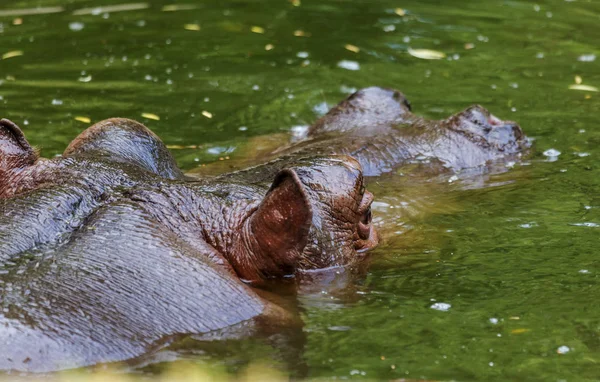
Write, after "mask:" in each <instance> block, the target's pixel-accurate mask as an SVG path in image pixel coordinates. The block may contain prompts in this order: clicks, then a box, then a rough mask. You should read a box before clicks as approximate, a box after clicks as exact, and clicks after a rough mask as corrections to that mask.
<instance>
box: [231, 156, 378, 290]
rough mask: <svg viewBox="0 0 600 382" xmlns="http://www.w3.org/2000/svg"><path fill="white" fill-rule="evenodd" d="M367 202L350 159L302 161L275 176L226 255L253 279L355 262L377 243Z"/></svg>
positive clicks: (358, 172) (355, 164)
mask: <svg viewBox="0 0 600 382" xmlns="http://www.w3.org/2000/svg"><path fill="white" fill-rule="evenodd" d="M372 201H373V195H372V194H371V193H370V192H368V191H367V190H366V189H365V187H364V184H363V176H362V171H361V167H360V164H359V163H358V162H357V161H356V160H355V159H354V158H351V157H349V156H343V155H334V156H329V157H320V158H307V159H302V160H300V161H298V162H297V163H294V165H292V166H290V167H289V168H286V169H284V170H281V171H280V172H279V173H278V174H277V176H276V177H275V180H274V182H273V185H272V186H271V188H270V190H269V191H268V192H267V194H266V196H265V197H264V199H263V200H262V201H261V203H260V204H259V206H258V207H257V208H256V210H254V211H253V212H252V213H251V214H250V215H249V216H248V218H247V219H246V220H245V222H244V223H243V228H242V232H241V234H240V235H239V236H238V240H237V242H236V245H235V246H233V250H232V251H231V252H230V253H229V254H228V256H227V257H228V259H229V261H230V262H231V263H232V265H233V267H234V269H235V271H236V272H237V274H238V275H239V276H240V277H241V278H242V279H244V280H247V281H253V282H257V281H259V282H260V281H261V280H265V279H269V278H277V277H282V276H286V275H287V276H289V275H301V274H302V273H304V272H310V271H311V270H317V269H324V268H335V267H340V266H348V265H354V264H356V263H359V262H360V261H361V260H362V259H364V258H365V255H364V252H366V251H367V250H369V249H371V248H373V247H375V246H376V245H377V243H378V236H377V233H376V232H375V229H374V228H373V225H372V221H371V202H372Z"/></svg>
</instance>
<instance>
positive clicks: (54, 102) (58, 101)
mask: <svg viewBox="0 0 600 382" xmlns="http://www.w3.org/2000/svg"><path fill="white" fill-rule="evenodd" d="M62 104H63V101H62V100H61V99H53V100H52V105H55V106H59V105H62Z"/></svg>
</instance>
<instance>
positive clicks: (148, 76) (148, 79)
mask: <svg viewBox="0 0 600 382" xmlns="http://www.w3.org/2000/svg"><path fill="white" fill-rule="evenodd" d="M144 79H145V80H146V81H152V76H151V75H149V74H146V75H145V76H144Z"/></svg>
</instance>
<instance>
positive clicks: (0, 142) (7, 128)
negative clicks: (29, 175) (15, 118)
mask: <svg viewBox="0 0 600 382" xmlns="http://www.w3.org/2000/svg"><path fill="white" fill-rule="evenodd" d="M36 160H37V153H36V151H35V150H34V148H33V147H31V145H30V144H29V142H27V139H25V135H24V134H23V132H22V131H21V129H19V127H18V126H17V125H15V124H14V123H13V122H11V121H9V120H8V119H1V120H0V171H8V170H12V169H17V168H23V167H27V166H31V165H33V164H34V163H35V161H36Z"/></svg>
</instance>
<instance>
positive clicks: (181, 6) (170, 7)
mask: <svg viewBox="0 0 600 382" xmlns="http://www.w3.org/2000/svg"><path fill="white" fill-rule="evenodd" d="M196 8H198V6H197V5H194V4H170V5H165V6H164V7H162V11H163V12H175V11H187V10H190V9H196Z"/></svg>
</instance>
